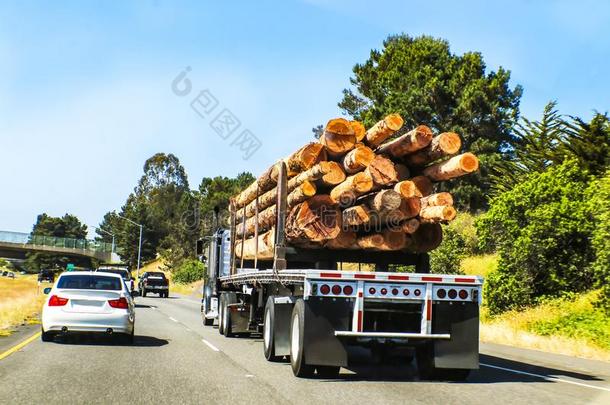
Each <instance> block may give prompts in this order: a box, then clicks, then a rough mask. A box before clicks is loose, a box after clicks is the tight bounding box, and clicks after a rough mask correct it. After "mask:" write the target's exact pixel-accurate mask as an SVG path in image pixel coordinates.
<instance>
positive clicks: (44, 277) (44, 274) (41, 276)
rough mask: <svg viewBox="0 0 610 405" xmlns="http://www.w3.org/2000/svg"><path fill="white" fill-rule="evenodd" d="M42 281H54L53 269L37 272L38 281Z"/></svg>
mask: <svg viewBox="0 0 610 405" xmlns="http://www.w3.org/2000/svg"><path fill="white" fill-rule="evenodd" d="M43 281H48V282H49V283H52V282H54V281H55V273H54V272H53V270H40V273H38V282H39V283H42V282H43Z"/></svg>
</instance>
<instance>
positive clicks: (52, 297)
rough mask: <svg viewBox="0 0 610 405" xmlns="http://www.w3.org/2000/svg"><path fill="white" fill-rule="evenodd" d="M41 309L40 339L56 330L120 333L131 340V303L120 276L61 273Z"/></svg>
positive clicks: (94, 273)
mask: <svg viewBox="0 0 610 405" xmlns="http://www.w3.org/2000/svg"><path fill="white" fill-rule="evenodd" d="M45 293H48V294H49V298H47V300H46V302H45V304H44V306H43V308H42V337H41V339H42V341H43V342H49V341H52V340H53V338H54V336H55V335H57V334H59V333H64V334H66V333H106V334H121V335H123V336H125V337H126V338H127V340H128V342H129V343H133V338H134V330H135V305H134V302H133V298H132V297H131V293H130V292H129V290H128V289H127V286H126V285H125V283H124V281H123V279H122V277H121V276H120V275H118V274H106V273H97V272H89V271H72V272H66V273H62V274H61V275H60V276H59V278H58V279H57V283H55V285H54V286H53V288H49V289H46V288H45Z"/></svg>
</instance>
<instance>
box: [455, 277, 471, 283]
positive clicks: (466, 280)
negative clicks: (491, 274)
mask: <svg viewBox="0 0 610 405" xmlns="http://www.w3.org/2000/svg"><path fill="white" fill-rule="evenodd" d="M455 282H456V283H474V279H473V278H461V277H456V278H455Z"/></svg>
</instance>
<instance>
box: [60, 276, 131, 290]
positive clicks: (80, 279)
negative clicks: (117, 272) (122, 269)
mask: <svg viewBox="0 0 610 405" xmlns="http://www.w3.org/2000/svg"><path fill="white" fill-rule="evenodd" d="M57 288H65V289H73V290H116V291H118V290H121V289H122V288H121V279H120V278H116V277H104V276H93V275H91V276H90V275H74V276H62V277H61V278H60V279H59V281H58V282H57Z"/></svg>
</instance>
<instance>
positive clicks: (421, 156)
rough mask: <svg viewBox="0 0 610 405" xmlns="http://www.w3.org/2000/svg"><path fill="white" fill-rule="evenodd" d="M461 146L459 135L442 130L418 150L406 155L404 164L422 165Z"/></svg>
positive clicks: (452, 152) (455, 150)
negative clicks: (428, 143)
mask: <svg viewBox="0 0 610 405" xmlns="http://www.w3.org/2000/svg"><path fill="white" fill-rule="evenodd" d="M461 147H462V141H461V139H460V136H459V135H458V134H456V133H455V132H443V133H442V134H440V135H438V136H435V137H434V138H432V141H431V142H430V145H428V146H426V147H425V148H423V149H422V150H420V151H417V152H415V153H413V154H410V155H407V156H405V158H404V161H405V163H406V164H408V165H409V166H412V167H422V166H426V165H427V164H429V163H432V162H434V161H435V160H438V159H440V158H442V157H445V156H450V155H454V154H456V153H458V151H459V150H460V148H461Z"/></svg>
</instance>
